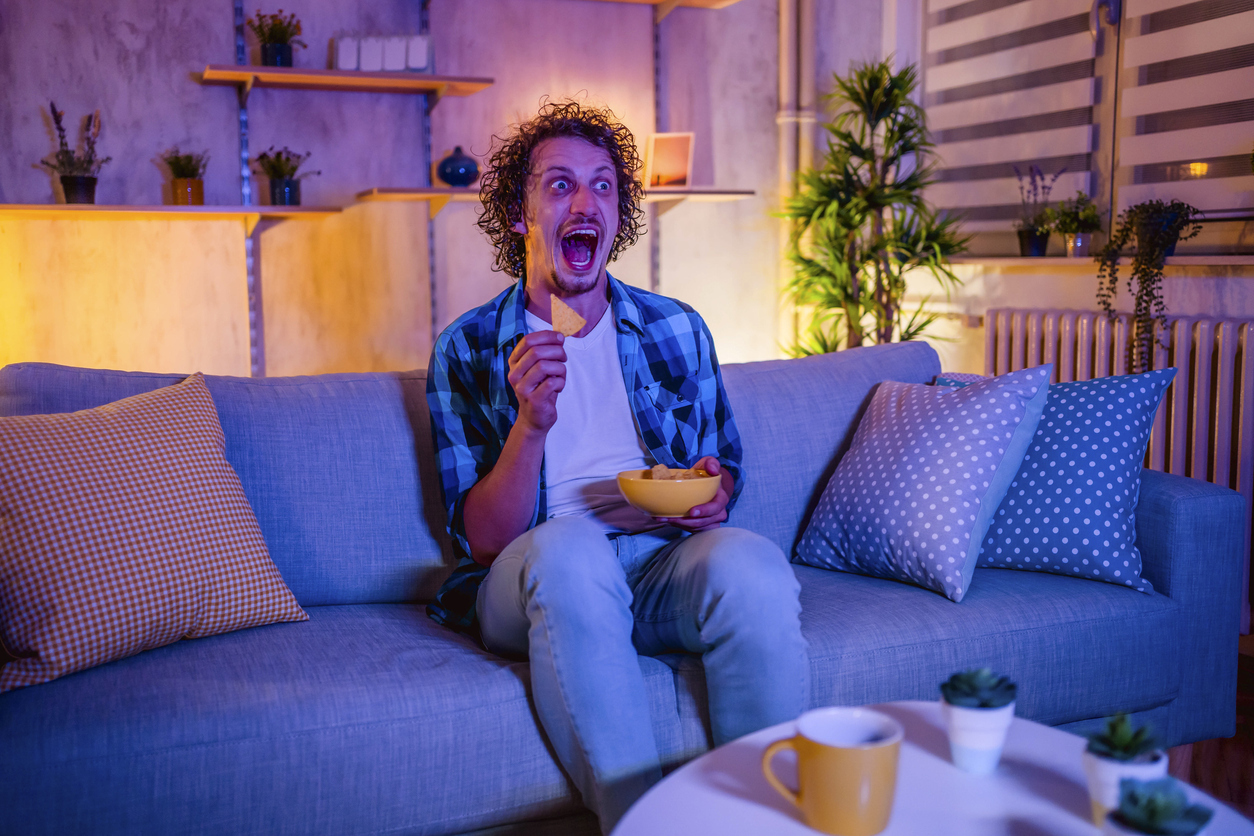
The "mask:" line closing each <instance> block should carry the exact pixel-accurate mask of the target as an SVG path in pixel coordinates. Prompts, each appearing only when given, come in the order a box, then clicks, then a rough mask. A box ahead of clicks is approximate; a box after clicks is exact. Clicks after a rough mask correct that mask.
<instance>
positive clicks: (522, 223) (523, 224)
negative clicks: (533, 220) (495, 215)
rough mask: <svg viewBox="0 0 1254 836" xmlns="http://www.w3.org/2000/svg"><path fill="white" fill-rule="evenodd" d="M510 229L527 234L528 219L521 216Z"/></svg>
mask: <svg viewBox="0 0 1254 836" xmlns="http://www.w3.org/2000/svg"><path fill="white" fill-rule="evenodd" d="M510 229H512V230H514V231H515V232H517V233H518V234H519V235H526V234H527V221H526V219H525V218H519V219H518V220H517V221H515V222H514V225H513V226H512V227H510Z"/></svg>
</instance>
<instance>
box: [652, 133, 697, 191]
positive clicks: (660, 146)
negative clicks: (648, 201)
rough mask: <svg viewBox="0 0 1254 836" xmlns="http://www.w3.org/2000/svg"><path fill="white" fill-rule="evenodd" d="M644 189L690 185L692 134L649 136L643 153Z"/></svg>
mask: <svg viewBox="0 0 1254 836" xmlns="http://www.w3.org/2000/svg"><path fill="white" fill-rule="evenodd" d="M644 182H645V187H646V188H650V189H652V188H685V187H687V186H690V185H691V184H692V134H691V133H667V134H651V135H650V136H649V146H648V150H647V152H646V153H645V169H644Z"/></svg>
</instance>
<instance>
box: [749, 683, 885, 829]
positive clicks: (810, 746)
mask: <svg viewBox="0 0 1254 836" xmlns="http://www.w3.org/2000/svg"><path fill="white" fill-rule="evenodd" d="M903 734H904V731H903V729H902V727H901V723H898V722H897V721H896V720H894V719H893V718H892V717H889V716H887V715H884V714H880V713H879V712H878V711H871V710H870V709H867V708H842V707H831V708H818V709H815V710H814V711H808V712H806V713H805V714H802V715H801V716H800V717H799V718H797V734H796V735H795V736H794V737H790V738H787V739H785V740H778V741H776V742H775V743H772V744H771V745H770V746H768V747H767V748H766V752H765V753H764V754H763V755H762V772H763V774H764V775H766V780H767V781H769V782H770V784H771V786H773V787H774V788H775V789H776V790H777V791H778V792H779V793H780V795H782V796H784V798H786V799H788V800H789V801H790V802H792V803H793V805H795V806H796V807H797V809H799V810H800V811H801V816H802V818H803V819H804V820H805V823H806V824H807V825H809V826H810V827H812V828H814V829H815V830H820V831H822V832H824V833H831V834H835V836H874V834H876V833H879V832H880V831H882V830H883V829H884V828H885V827H888V817H889V815H890V814H891V813H892V810H893V795H894V794H895V792H896V789H897V757H898V754H899V753H900V751H901V738H902V736H903ZM784 749H792V750H793V751H795V752H796V753H797V783H798V785H799V786H798V790H797V792H793V791H792V790H790V789H789V788H788V787H786V786H784V784H783V782H782V781H780V780H779V778H777V777H776V775H775V772H774V770H773V769H772V768H771V759H772V758H773V757H775V754H776V753H777V752H780V751H782V750H784Z"/></svg>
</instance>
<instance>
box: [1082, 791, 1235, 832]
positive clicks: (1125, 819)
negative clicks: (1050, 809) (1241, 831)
mask: <svg viewBox="0 0 1254 836" xmlns="http://www.w3.org/2000/svg"><path fill="white" fill-rule="evenodd" d="M1214 814H1215V811H1214V810H1212V809H1210V808H1209V807H1205V806H1203V805H1201V804H1190V803H1189V797H1188V796H1187V795H1185V793H1184V790H1183V789H1182V788H1181V787H1180V784H1179V782H1177V781H1176V780H1175V779H1173V778H1161V779H1159V780H1157V781H1138V780H1136V779H1134V778H1125V779H1123V781H1121V782H1120V783H1119V806H1118V807H1117V808H1116V809H1114V810H1112V811H1111V812H1110V814H1109V815H1108V816H1107V817H1106V821H1105V824H1104V827H1103V828H1102V833H1103V834H1104V836H1127V834H1138V835H1140V834H1143V835H1144V836H1195V834H1197V833H1201V832H1202V828H1204V827H1206V825H1207V824H1209V823H1210V820H1211V817H1212V816H1213V815H1214Z"/></svg>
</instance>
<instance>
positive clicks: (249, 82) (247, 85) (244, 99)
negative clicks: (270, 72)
mask: <svg viewBox="0 0 1254 836" xmlns="http://www.w3.org/2000/svg"><path fill="white" fill-rule="evenodd" d="M256 83H257V76H255V75H250V76H249V77H248V78H246V79H244V83H243V84H241V85H240V86H239V103H240V105H246V104H248V94H249V93H251V92H252V91H253V85H254V84H256Z"/></svg>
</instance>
